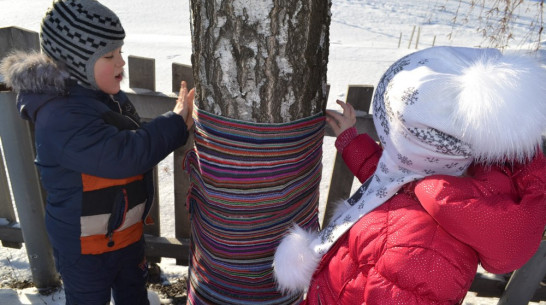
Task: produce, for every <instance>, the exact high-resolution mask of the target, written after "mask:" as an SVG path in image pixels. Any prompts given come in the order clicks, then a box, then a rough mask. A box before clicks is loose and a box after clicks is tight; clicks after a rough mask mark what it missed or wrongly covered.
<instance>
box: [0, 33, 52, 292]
mask: <svg viewBox="0 0 546 305" xmlns="http://www.w3.org/2000/svg"><path fill="white" fill-rule="evenodd" d="M39 46H40V43H39V35H38V33H36V32H32V31H28V30H24V29H21V28H17V27H8V28H2V29H0V59H2V58H4V57H5V56H6V55H7V54H8V53H9V52H11V51H13V50H24V51H30V50H35V51H39ZM0 117H1V118H0V141H1V142H2V149H3V153H4V158H5V162H6V164H4V165H5V167H6V169H7V173H8V175H9V178H10V181H11V187H12V191H13V200H14V201H15V206H16V208H17V211H18V216H19V223H20V224H21V231H22V235H23V238H24V242H25V247H26V250H27V255H28V260H29V264H30V268H31V271H32V280H33V282H34V285H35V286H36V287H37V288H38V289H49V288H52V287H57V286H59V285H60V280H59V275H58V274H57V272H56V270H55V263H54V261H53V253H52V252H53V251H52V249H51V244H50V242H49V238H48V236H47V233H46V228H45V222H44V215H45V211H44V206H45V204H44V202H43V198H44V196H43V195H42V187H41V184H40V179H39V177H38V171H37V169H36V167H35V165H34V157H35V150H34V143H33V140H32V139H33V136H32V126H30V123H29V122H27V121H24V120H22V119H21V118H20V117H19V114H18V111H17V107H16V105H15V94H13V93H9V92H4V93H0Z"/></svg>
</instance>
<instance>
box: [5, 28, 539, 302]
mask: <svg viewBox="0 0 546 305" xmlns="http://www.w3.org/2000/svg"><path fill="white" fill-rule="evenodd" d="M16 49H19V50H38V49H39V44H38V34H37V33H35V32H30V31H27V30H25V29H20V28H16V27H9V28H0V60H1V59H2V58H3V57H4V56H5V55H7V54H8V53H9V52H10V51H12V50H16ZM128 66H129V69H128V70H129V87H131V88H139V89H148V90H149V93H138V94H137V93H135V92H127V94H128V95H129V98H130V99H131V101H132V102H133V103H134V105H135V107H136V108H137V111H138V112H139V114H140V115H141V117H142V118H143V120H145V121H146V120H151V119H153V118H155V117H157V116H159V115H161V114H163V113H165V112H167V111H169V110H171V109H172V108H173V107H174V104H175V101H176V94H175V93H174V92H178V90H179V86H180V81H181V80H186V81H187V82H188V84H189V87H193V77H192V69H191V67H190V66H188V65H182V64H176V63H173V65H172V92H173V93H167V94H164V93H158V92H155V72H154V71H155V60H154V59H150V58H143V57H137V56H129V58H128ZM138 91H142V90H138ZM145 91H146V90H145ZM372 94H373V87H372V86H360V85H350V86H348V91H347V97H346V102H348V103H350V104H352V105H353V106H354V107H355V109H357V110H361V111H365V112H368V110H369V108H370V104H371V100H372ZM15 99H16V96H15V94H14V93H13V92H10V91H8V90H7V88H5V86H3V85H2V79H0V143H1V144H2V145H1V151H0V219H2V218H3V219H6V220H7V222H8V223H7V224H2V222H1V221H0V240H1V241H2V245H3V246H4V247H15V248H20V247H21V244H22V243H25V246H26V250H27V254H28V257H29V263H30V267H31V269H32V274H33V282H34V284H35V285H36V287H38V288H48V287H52V286H56V285H58V284H59V280H58V276H57V273H56V271H55V270H54V268H53V266H54V264H53V259H52V255H51V247H50V245H49V242H48V239H47V235H46V233H45V224H44V221H43V218H44V205H45V199H44V198H45V197H44V192H43V190H42V188H41V185H40V182H39V178H38V173H37V170H36V168H35V166H34V163H33V160H34V153H35V152H34V151H35V150H34V142H33V128H32V126H31V124H30V123H28V122H26V121H24V120H22V119H20V118H19V115H18V114H17V110H16V107H15ZM357 129H358V131H359V132H360V133H362V132H366V133H369V134H370V135H371V136H372V137H374V138H375V139H377V134H376V132H375V128H374V125H373V121H372V117H371V115H369V114H366V115H364V116H360V117H358V119H357ZM326 136H334V135H333V132H332V131H331V130H330V129H329V128H328V127H326ZM192 147H193V138H190V140H189V141H188V143H187V144H186V145H185V146H184V147H182V148H180V149H178V150H176V151H175V152H174V153H173V162H174V164H181V163H182V159H183V156H184V154H185V153H186V151H187V150H188V149H190V148H192ZM2 155H3V156H4V158H1V156H2ZM4 160H5V161H6V162H5V163H4V162H3V161H4ZM173 173H174V179H173V186H172V190H173V192H174V213H175V232H174V233H175V237H174V238H172V237H163V236H161V235H160V230H159V227H160V221H161V219H160V217H159V206H160V204H161V203H160V202H159V199H158V200H156V204H155V205H154V207H153V210H152V212H151V213H152V217H154V219H155V220H156V223H155V224H154V225H152V226H147V227H146V230H145V239H146V245H147V246H146V253H147V256H148V257H149V258H150V260H151V261H152V262H154V261H155V262H157V261H159V260H160V259H161V257H169V258H175V259H176V260H177V263H178V264H181V265H188V258H189V232H190V229H189V228H190V224H189V217H188V214H187V209H186V208H185V204H184V203H185V199H186V193H187V190H188V187H189V177H188V176H187V173H186V172H184V171H183V170H182V168H181V166H174V167H173ZM157 174H158V172H157V167H156V168H155V175H156V178H157ZM324 178H326V179H327V178H328V177H324ZM353 179H354V176H353V175H352V173H351V172H350V171H349V170H348V169H347V167H346V165H345V163H344V162H343V160H342V158H341V156H340V155H339V154H336V158H335V161H334V166H333V171H332V175H331V176H330V187H329V192H328V195H327V196H328V197H327V203H326V208H325V212H324V215H325V216H324V220H323V223H325V222H327V221H328V218H329V216H330V215H331V211H330V210H331V207H332V204H330V203H332V202H335V201H338V200H339V199H344V198H347V197H348V196H349V195H350V192H351V187H352V183H353ZM156 180H157V179H156ZM8 182H9V183H8ZM9 185H11V191H12V195H10V188H9ZM156 193H157V194H159V190H158V189H157V186H156ZM158 197H159V196H158ZM14 206H15V207H16V208H17V212H18V213H17V214H18V216H19V217H18V219H16V216H15V215H16V213H15V210H14ZM545 255H546V243H545V241H543V242H542V244H541V248H540V249H539V251H538V252H537V255H535V257H533V259H531V261H530V262H529V263H528V264H527V265H526V266H524V268H522V269H520V270H518V271H517V272H515V273H514V276H513V277H512V279H511V280H510V282H509V285H508V287H507V289H506V291H505V296H504V297H503V299H501V302H500V303H499V304H527V302H528V300H530V299H531V297H532V296H533V294H534V291H535V290H536V287H537V285H538V283H539V282H540V280H541V279H542V277H543V276H544V274H545V273H546V259H544V256H545ZM511 287H512V288H511ZM507 300H509V301H508V302H507ZM502 302H504V303H502Z"/></svg>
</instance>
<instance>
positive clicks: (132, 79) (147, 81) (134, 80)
mask: <svg viewBox="0 0 546 305" xmlns="http://www.w3.org/2000/svg"><path fill="white" fill-rule="evenodd" d="M127 59H128V62H129V87H131V88H140V89H147V90H151V91H155V59H153V58H145V57H139V56H133V55H129V56H128V58H127Z"/></svg>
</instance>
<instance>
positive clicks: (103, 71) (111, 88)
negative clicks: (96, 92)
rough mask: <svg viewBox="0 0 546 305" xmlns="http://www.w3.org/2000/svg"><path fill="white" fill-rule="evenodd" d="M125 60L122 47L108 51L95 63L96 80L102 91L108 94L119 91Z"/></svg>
mask: <svg viewBox="0 0 546 305" xmlns="http://www.w3.org/2000/svg"><path fill="white" fill-rule="evenodd" d="M123 66H125V61H124V60H123V57H122V56H121V48H117V49H115V50H113V51H112V52H109V53H106V54H105V55H104V56H102V57H101V58H99V59H98V60H97V62H96V63H95V68H94V73H95V82H96V83H97V86H98V87H99V88H98V89H100V90H101V91H103V92H105V93H108V94H116V93H118V92H119V90H120V88H121V86H120V83H121V81H122V79H123Z"/></svg>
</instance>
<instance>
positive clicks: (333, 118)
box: [326, 100, 356, 137]
mask: <svg viewBox="0 0 546 305" xmlns="http://www.w3.org/2000/svg"><path fill="white" fill-rule="evenodd" d="M336 102H337V103H338V104H339V105H340V106H341V108H342V109H343V113H342V114H340V113H339V112H337V111H333V110H326V123H328V125H330V127H331V128H332V130H333V131H334V134H335V135H336V137H337V136H339V135H340V134H341V133H342V132H344V131H345V130H347V129H349V128H351V127H353V126H354V125H355V124H356V114H355V110H354V108H353V106H351V105H350V104H346V103H344V102H342V101H340V100H337V101H336Z"/></svg>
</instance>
